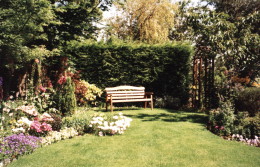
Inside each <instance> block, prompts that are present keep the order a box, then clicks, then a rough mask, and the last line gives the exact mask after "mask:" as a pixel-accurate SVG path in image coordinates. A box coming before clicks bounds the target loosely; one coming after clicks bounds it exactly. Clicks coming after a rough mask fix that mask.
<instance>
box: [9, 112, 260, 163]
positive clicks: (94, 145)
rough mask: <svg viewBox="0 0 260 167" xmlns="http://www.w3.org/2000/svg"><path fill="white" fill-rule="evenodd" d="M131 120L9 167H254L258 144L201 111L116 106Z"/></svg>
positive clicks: (258, 156)
mask: <svg viewBox="0 0 260 167" xmlns="http://www.w3.org/2000/svg"><path fill="white" fill-rule="evenodd" d="M115 112H123V113H124V115H126V116H128V117H131V118H132V119H133V121H132V123H131V127H130V128H129V129H128V130H127V131H126V132H125V134H123V135H120V136H105V137H98V136H93V135H84V136H78V137H76V138H73V139H69V140H65V141H60V142H58V143H55V144H52V145H50V146H47V147H43V148H40V149H38V150H36V151H35V152H34V153H33V154H30V155H25V156H23V157H21V158H19V159H18V160H17V161H15V162H13V163H12V164H10V167H11V166H12V167H26V166H27V167H29V166H30V167H54V166H55V167H77V166H85V167H160V166H165V167H175V166H176V167H179V166H181V167H182V166H183V167H204V166H205V167H222V166H223V167H233V166H234V167H258V166H260V148H256V147H251V146H247V145H244V144H242V143H239V142H235V141H226V140H223V139H222V138H220V137H218V136H216V135H214V134H212V133H211V132H209V131H208V130H207V129H206V128H205V122H206V121H207V119H206V115H204V114H202V113H191V112H181V111H174V110H166V109H155V110H153V111H151V110H150V109H137V110H122V111H119V110H115Z"/></svg>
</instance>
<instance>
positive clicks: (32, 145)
mask: <svg viewBox="0 0 260 167" xmlns="http://www.w3.org/2000/svg"><path fill="white" fill-rule="evenodd" d="M40 144H41V138H39V137H35V136H28V135H24V134H22V133H20V134H18V135H17V134H14V135H11V136H8V137H5V138H4V140H3V143H2V144H1V145H0V153H1V154H4V155H5V156H6V157H8V158H17V157H18V156H19V155H23V154H26V153H31V152H33V151H34V150H35V149H36V148H38V147H39V146H40Z"/></svg>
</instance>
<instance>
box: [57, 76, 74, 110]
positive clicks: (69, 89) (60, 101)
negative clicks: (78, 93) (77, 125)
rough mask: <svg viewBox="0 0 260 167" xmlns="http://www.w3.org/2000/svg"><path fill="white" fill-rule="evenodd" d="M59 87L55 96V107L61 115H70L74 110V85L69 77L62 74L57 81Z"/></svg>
mask: <svg viewBox="0 0 260 167" xmlns="http://www.w3.org/2000/svg"><path fill="white" fill-rule="evenodd" d="M58 83H59V88H58V91H57V94H56V97H55V101H56V104H57V109H58V110H59V111H61V112H62V113H63V115H71V114H73V113H74V112H75V110H76V97H75V93H74V92H75V87H74V85H73V83H72V81H71V78H70V77H68V78H66V77H64V76H62V77H61V78H60V79H59V81H58Z"/></svg>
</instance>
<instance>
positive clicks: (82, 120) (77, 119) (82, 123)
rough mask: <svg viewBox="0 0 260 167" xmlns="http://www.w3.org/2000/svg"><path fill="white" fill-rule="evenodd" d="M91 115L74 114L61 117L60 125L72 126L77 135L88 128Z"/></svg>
mask: <svg viewBox="0 0 260 167" xmlns="http://www.w3.org/2000/svg"><path fill="white" fill-rule="evenodd" d="M90 121H91V116H90V115H89V114H83V113H81V114H74V115H72V116H70V117H64V118H63V119H62V122H63V123H62V126H63V127H64V128H65V127H68V128H71V127H72V128H74V129H75V130H76V131H77V132H78V134H79V135H83V134H84V133H85V132H87V130H88V125H89V124H90Z"/></svg>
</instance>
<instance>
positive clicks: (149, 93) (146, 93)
mask: <svg viewBox="0 0 260 167" xmlns="http://www.w3.org/2000/svg"><path fill="white" fill-rule="evenodd" d="M145 95H153V92H145Z"/></svg>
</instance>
